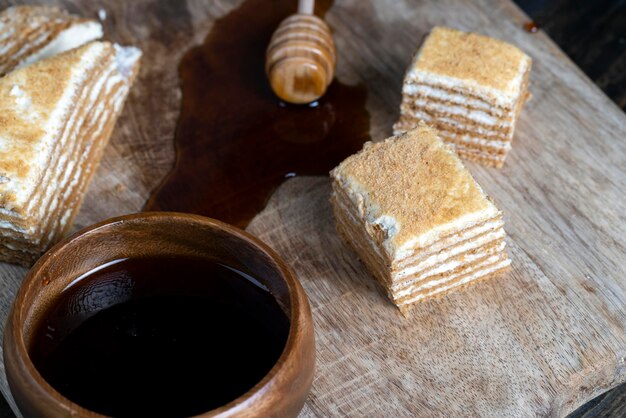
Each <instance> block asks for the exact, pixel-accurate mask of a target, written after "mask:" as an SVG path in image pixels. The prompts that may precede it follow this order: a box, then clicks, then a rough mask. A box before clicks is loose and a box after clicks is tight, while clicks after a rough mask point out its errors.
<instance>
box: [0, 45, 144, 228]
mask: <svg viewBox="0 0 626 418" xmlns="http://www.w3.org/2000/svg"><path fill="white" fill-rule="evenodd" d="M92 49H96V50H99V51H100V52H101V54H100V55H99V56H98V55H93V54H89V52H91V50H92ZM81 51H82V52H84V55H91V57H90V58H91V60H92V62H91V64H90V65H91V66H92V67H94V68H95V66H96V65H97V66H98V67H100V66H102V65H104V64H105V63H106V60H108V61H109V63H110V66H111V67H110V68H111V70H112V72H111V76H110V77H97V78H96V83H98V84H100V85H103V84H104V83H109V84H112V83H115V82H116V78H120V77H122V78H124V77H126V76H125V75H122V74H123V73H127V72H128V71H129V68H128V67H129V66H130V67H132V66H133V65H134V64H135V63H136V61H137V60H138V57H139V52H138V50H136V49H134V48H130V51H131V52H133V51H134V52H135V55H136V56H135V58H132V59H131V61H132V62H129V63H124V62H123V60H124V58H122V61H120V55H121V54H122V53H121V52H120V51H125V49H123V48H120V47H115V46H111V45H110V44H105V43H93V44H89V45H87V46H85V47H82V48H80V49H79V50H75V51H71V52H68V53H67V54H62V55H59V56H58V57H60V58H58V59H64V58H67V56H68V55H75V54H78V53H80V52H81ZM114 51H115V52H114ZM53 60H57V57H54V58H51V59H49V60H46V61H42V63H45V64H48V66H50V61H53ZM133 60H134V61H133ZM69 63H70V65H71V64H72V61H71V60H69ZM35 66H37V64H34V65H33V66H30V67H27V68H25V69H24V70H19V71H16V72H14V73H12V74H11V75H13V74H16V73H20V72H27V71H30V70H32V68H33V67H35ZM84 67H86V66H84V65H83V66H81V68H84ZM52 68H54V66H52ZM131 69H132V68H131ZM88 74H89V73H88V72H86V73H85V74H83V77H82V79H81V85H80V86H71V87H72V90H73V94H72V98H73V100H74V101H73V102H72V103H71V104H68V105H67V107H68V110H67V112H65V116H66V117H65V118H64V119H65V124H64V125H63V126H59V128H58V129H57V131H56V133H57V135H61V138H62V139H61V140H59V139H57V138H58V137H57V138H52V140H51V145H50V147H49V148H46V157H47V158H48V159H47V160H46V161H45V162H44V163H43V164H45V165H46V166H50V167H59V165H61V167H60V168H61V169H62V167H63V161H61V160H57V158H61V159H63V158H67V156H66V155H62V153H63V152H64V151H66V150H67V149H68V146H67V145H66V140H67V135H65V134H66V133H68V132H70V131H71V129H68V127H69V126H71V125H72V121H73V119H72V118H71V116H70V115H69V114H70V113H71V112H72V111H73V110H77V109H80V106H77V105H76V102H80V103H81V105H84V104H83V101H81V100H79V99H78V97H77V96H78V94H77V93H78V92H79V91H80V89H81V88H82V87H84V86H85V85H87V84H88V83H87V80H86V78H85V77H87V76H88ZM7 78H9V76H7V77H5V78H4V79H2V80H0V83H1V82H2V81H5V80H6V79H7ZM34 94H36V93H34ZM97 94H98V89H95V90H93V91H91V97H90V98H89V100H91V101H95V100H96V97H97ZM0 135H2V134H1V133H0ZM38 139H39V138H38ZM79 140H80V138H79ZM82 140H84V139H82ZM45 145H47V144H45ZM59 147H60V148H59ZM35 155H36V156H41V153H39V154H35ZM70 162H72V161H71V159H70ZM74 162H75V161H74ZM0 164H1V163H0ZM31 165H32V163H31ZM42 171H44V172H43V173H42V174H43V175H42V176H41V177H40V179H38V181H35V182H33V183H34V184H31V183H29V184H28V186H29V187H32V189H33V194H37V193H45V192H44V190H48V189H50V190H51V193H52V194H54V193H59V192H58V191H57V190H56V189H57V186H58V184H54V183H52V184H46V183H47V182H48V180H49V177H50V176H52V175H53V174H51V172H52V173H54V174H59V171H58V170H42ZM18 180H19V179H18ZM8 183H10V181H9V182H8ZM17 183H19V181H18V182H17ZM18 185H19V184H18ZM3 186H6V184H4V185H3ZM45 210H46V206H45V205H41V202H40V201H39V200H38V199H37V196H32V195H31V199H30V200H29V201H28V202H27V203H26V206H25V207H22V208H21V211H22V214H19V213H16V212H15V211H14V210H7V209H6V208H3V209H0V219H1V220H2V221H7V222H9V224H8V225H7V224H5V225H4V226H5V227H11V228H12V229H17V228H18V227H20V226H21V229H22V232H25V233H32V229H31V230H28V229H26V228H28V227H29V226H30V227H31V228H32V227H33V226H34V225H36V224H38V223H39V222H40V221H41V215H42V211H45Z"/></svg>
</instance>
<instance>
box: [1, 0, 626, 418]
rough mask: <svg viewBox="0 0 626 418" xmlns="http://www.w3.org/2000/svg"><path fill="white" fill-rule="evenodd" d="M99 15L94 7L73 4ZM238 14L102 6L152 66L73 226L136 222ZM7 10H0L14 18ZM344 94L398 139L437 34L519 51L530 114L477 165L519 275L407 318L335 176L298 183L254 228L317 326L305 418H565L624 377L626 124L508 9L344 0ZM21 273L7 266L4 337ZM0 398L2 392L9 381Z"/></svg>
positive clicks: (337, 13)
mask: <svg viewBox="0 0 626 418" xmlns="http://www.w3.org/2000/svg"><path fill="white" fill-rule="evenodd" d="M55 3H57V4H63V5H65V6H66V7H67V8H69V9H70V10H71V11H74V12H80V13H82V14H84V15H87V16H95V15H96V13H97V9H98V6H97V5H95V4H92V3H91V2H87V1H84V2H79V1H78V0H75V1H69V0H68V1H67V2H60V1H59V2H55ZM240 3H241V2H240V1H225V0H222V1H213V2H203V1H200V0H197V1H196V0H188V1H186V2H184V1H180V2H178V1H177V2H165V1H163V2H160V1H157V0H139V1H136V2H132V3H127V4H122V3H115V4H113V3H112V4H107V6H106V10H107V14H108V18H107V20H106V22H105V30H106V33H107V36H108V37H109V38H111V39H114V40H117V41H121V42H123V43H133V44H137V45H138V46H140V47H141V48H142V49H143V50H144V54H145V58H144V62H143V66H142V72H141V74H140V76H139V81H138V83H137V85H136V86H135V88H134V89H133V91H132V93H131V96H130V98H129V101H128V102H127V104H126V107H125V111H124V113H123V115H122V117H121V118H120V120H119V121H118V126H117V128H116V130H115V132H114V134H113V137H112V143H111V145H110V146H109V147H108V148H107V151H106V154H105V157H104V159H103V163H102V165H101V167H100V169H99V171H98V172H97V173H96V176H95V181H94V182H93V183H92V185H91V187H90V189H89V192H88V195H87V198H86V200H85V205H84V207H83V210H82V211H81V214H80V216H79V222H78V225H77V226H82V225H86V224H89V223H92V222H95V221H98V220H101V219H103V218H106V217H109V216H113V215H119V214H124V213H129V212H133V211H137V210H139V209H140V208H141V207H142V204H143V202H144V201H145V199H146V198H147V196H148V194H149V191H150V190H151V189H152V188H153V187H154V186H155V185H156V184H157V183H158V182H159V180H160V179H161V177H162V176H163V175H164V174H165V173H166V172H167V170H168V169H169V167H170V166H171V163H172V161H173V158H174V154H173V149H172V145H171V139H172V137H173V131H174V125H175V121H176V116H177V112H178V103H179V99H180V98H179V96H178V95H179V93H178V92H179V90H178V80H177V74H176V66H177V64H178V60H179V59H180V57H181V55H182V54H183V52H184V51H185V50H186V49H187V48H189V47H190V46H191V45H192V44H194V43H198V42H200V41H201V40H202V39H203V38H204V36H206V34H207V31H208V30H209V29H210V27H211V24H212V22H213V21H214V20H215V19H216V18H219V17H220V16H223V15H225V14H226V13H228V12H229V11H231V10H233V9H234V8H235V7H236V6H237V5H238V4H240ZM7 4H8V3H7V2H6V1H3V0H0V7H3V6H5V5H7ZM327 21H328V23H329V24H330V26H331V28H333V30H334V35H335V42H336V45H337V51H338V66H337V76H338V78H339V79H340V80H342V81H346V82H350V83H356V82H363V83H365V84H366V85H367V86H368V88H369V92H370V95H369V99H368V108H369V110H370V112H371V114H372V119H371V121H372V130H371V134H372V137H373V138H375V139H377V140H380V139H383V138H384V137H385V136H387V135H389V134H390V132H391V125H392V124H393V122H395V120H396V119H397V116H398V107H399V103H400V88H401V84H402V78H403V74H404V71H405V68H406V66H407V65H408V63H409V61H410V60H411V56H412V53H413V52H414V50H415V49H416V48H417V46H418V45H419V43H420V42H421V39H422V38H423V36H424V35H425V34H426V33H427V32H428V30H429V29H430V28H431V27H432V26H433V25H449V26H452V27H456V28H459V29H463V30H474V31H479V32H482V33H485V34H487V35H492V36H496V37H498V38H501V39H504V40H507V41H510V42H513V43H515V44H516V45H518V46H519V47H521V48H522V49H523V50H524V51H525V52H527V53H528V54H529V55H531V57H532V58H533V60H534V66H533V73H532V76H531V86H530V90H531V92H532V93H533V96H534V97H533V100H532V101H531V102H529V103H528V104H527V106H526V108H525V109H524V111H523V112H522V115H521V118H520V122H519V126H518V128H517V132H516V135H515V139H514V142H513V149H512V151H511V153H510V155H509V158H508V159H507V163H506V164H505V166H504V168H503V169H502V170H500V171H498V170H493V169H489V168H484V167H480V166H478V165H475V164H469V163H468V164H467V166H468V167H469V168H470V170H471V171H472V173H473V174H474V175H475V177H476V179H477V180H478V182H479V183H480V184H481V185H482V186H483V187H484V188H485V189H486V191H487V192H488V193H489V194H490V195H491V196H492V197H493V198H494V200H495V201H496V203H497V205H498V207H499V208H500V209H502V210H503V211H504V213H505V222H506V225H505V226H506V229H507V231H508V233H509V239H508V244H509V252H510V256H511V258H512V260H513V267H512V270H511V272H510V273H507V274H505V275H503V276H501V277H499V278H498V279H495V280H491V281H488V282H486V283H482V284H478V285H476V286H474V287H470V288H468V289H467V290H466V291H464V292H462V293H455V294H452V295H449V296H448V297H445V298H443V299H440V300H436V301H431V302H427V303H423V304H420V305H417V306H416V307H415V308H414V309H413V310H412V311H411V316H410V317H409V318H406V319H405V318H403V317H402V316H401V315H400V314H399V312H398V311H397V310H396V309H395V308H394V307H393V306H392V305H391V304H390V303H389V302H388V301H386V299H385V297H384V295H383V293H382V292H381V291H380V290H379V289H378V288H377V287H376V284H375V281H374V280H373V278H372V277H370V275H369V274H368V272H367V271H366V270H365V268H364V267H363V266H362V264H361V263H360V262H359V261H358V260H357V258H356V256H355V254H354V253H352V252H351V251H350V250H349V249H348V248H346V247H345V246H344V245H343V244H342V243H341V241H340V239H339V237H338V236H337V234H336V233H335V230H334V223H333V220H332V216H331V212H330V207H329V204H328V195H329V191H330V187H329V181H328V179H326V178H296V179H292V180H290V181H288V182H287V183H286V184H285V185H284V186H283V187H282V188H281V189H280V190H279V191H278V192H277V193H276V194H275V195H274V197H273V198H272V200H271V202H270V204H269V206H268V207H267V209H266V210H265V211H264V212H263V213H261V214H260V215H259V216H258V217H257V218H256V219H255V220H254V221H253V222H252V224H251V225H250V227H249V230H250V231H252V232H253V233H255V234H257V235H258V236H260V237H261V238H262V239H264V240H265V241H266V242H268V243H269V244H270V245H271V246H273V247H274V248H275V249H276V250H278V252H279V253H281V254H282V255H283V257H284V258H285V259H286V261H287V262H288V263H290V264H291V265H292V266H293V267H294V268H295V270H296V272H297V274H298V275H299V277H300V280H301V281H302V284H303V286H304V288H305V290H306V291H307V293H308V295H309V298H310V301H311V305H312V308H313V315H314V319H315V322H316V336H317V349H318V353H317V362H318V363H317V364H318V366H317V373H316V377H315V380H314V382H313V389H312V392H311V394H310V397H309V401H308V403H307V405H306V406H305V409H304V410H303V412H302V414H301V415H302V416H307V417H315V416H319V417H322V416H344V415H345V416H383V415H384V416H497V417H503V416H563V415H565V414H567V413H568V412H570V411H572V410H574V409H575V408H576V407H577V406H579V405H581V404H582V403H584V402H585V401H587V400H589V399H591V398H593V397H594V396H595V395H597V394H599V393H601V392H603V391H605V390H607V389H608V388H611V387H613V386H615V385H617V384H618V383H620V382H622V381H624V380H625V379H626V335H625V328H626V306H625V305H624V300H626V283H624V281H623V278H624V277H625V276H626V258H625V256H624V254H625V253H626V243H625V238H624V237H626V201H625V199H624V195H623V191H624V190H625V189H626V172H625V171H626V170H625V169H624V167H626V143H624V141H623V138H624V137H625V136H626V117H625V116H624V114H623V113H622V112H621V111H620V109H619V108H618V107H617V106H615V104H613V103H612V102H611V101H610V100H609V99H608V98H607V97H606V96H604V95H603V94H602V93H601V92H600V91H599V90H598V88H597V87H596V86H594V85H593V84H592V83H591V81H590V80H589V79H588V78H587V77H586V76H585V75H584V74H583V73H582V72H581V71H580V70H579V69H578V68H576V67H575V66H574V65H573V64H572V63H571V61H569V59H567V58H566V57H565V55H564V54H563V53H562V52H561V51H560V50H559V49H558V48H557V47H556V46H555V45H554V43H553V42H552V41H550V40H549V39H548V38H547V37H546V36H545V35H544V34H543V33H541V32H540V33H537V34H529V33H527V32H525V31H524V30H523V29H522V25H523V24H524V23H525V22H526V21H527V17H526V16H525V15H524V14H523V13H522V12H520V11H519V9H518V8H517V7H516V6H515V5H513V4H512V3H510V2H509V1H508V0H476V1H468V0H440V1H436V0H431V1H417V0H401V1H400V0H396V1H391V0H387V1H382V0H376V1H374V0H343V1H342V0H337V2H336V4H335V6H334V7H333V8H332V9H331V10H330V12H329V13H328V15H327ZM23 274H24V270H22V269H19V268H16V267H12V266H5V265H3V266H0V275H1V277H2V284H1V286H0V314H1V316H0V320H1V321H4V318H5V317H6V312H7V309H8V306H9V304H10V301H11V300H12V297H13V295H14V294H15V292H16V290H17V287H18V285H19V281H20V278H21V277H22V276H23ZM0 383H1V384H2V391H3V393H5V394H6V393H7V388H6V382H5V381H4V379H2V380H1V381H0Z"/></svg>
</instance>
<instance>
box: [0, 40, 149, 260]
mask: <svg viewBox="0 0 626 418" xmlns="http://www.w3.org/2000/svg"><path fill="white" fill-rule="evenodd" d="M140 56H141V52H140V51H139V50H138V49H137V48H134V47H121V46H119V45H113V44H111V43H109V42H91V43H89V44H86V45H84V46H82V47H80V48H76V49H72V50H70V51H67V52H64V53H61V54H58V55H55V56H53V57H51V58H47V59H42V60H41V61H38V62H36V63H34V64H30V65H28V66H25V67H22V68H19V69H16V70H14V71H12V72H11V73H9V74H8V75H6V76H4V77H2V78H0V260H1V261H8V262H12V263H19V264H23V265H27V266H28V265H30V264H32V263H33V262H34V261H35V260H36V259H37V258H38V257H39V256H40V255H41V254H42V253H43V252H44V251H45V250H46V249H47V248H48V247H49V246H50V245H51V244H53V243H54V242H55V241H57V240H59V239H60V238H61V237H62V236H63V235H64V234H65V233H66V232H67V230H68V229H69V227H70V226H71V223H72V220H73V218H74V216H75V215H76V213H77V211H78V208H79V207H80V204H81V202H82V198H83V195H84V192H85V190H86V188H87V185H88V183H89V180H90V179H91V176H92V175H93V173H94V171H95V168H96V167H97V165H98V163H99V161H100V157H101V156H102V152H103V150H104V147H105V145H106V144H107V142H108V139H109V136H110V135H111V132H112V130H113V127H114V125H115V122H116V120H117V117H118V115H119V114H120V112H121V110H122V106H123V104H124V101H125V99H126V96H127V95H128V92H129V90H130V87H131V85H132V84H133V82H134V79H135V77H136V74H137V71H138V67H139V59H140Z"/></svg>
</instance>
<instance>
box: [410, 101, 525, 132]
mask: <svg viewBox="0 0 626 418" xmlns="http://www.w3.org/2000/svg"><path fill="white" fill-rule="evenodd" d="M403 105H404V107H409V109H408V110H413V109H426V110H428V111H429V113H431V114H432V115H433V116H440V117H446V118H450V119H454V120H457V121H459V122H464V123H466V124H468V125H477V126H479V127H481V128H483V129H490V130H492V131H495V132H499V133H506V132H509V131H510V129H511V126H512V124H513V115H510V116H506V117H498V116H491V115H489V114H488V113H486V112H484V111H482V110H472V109H469V108H467V107H463V106H457V105H454V106H448V105H445V104H442V103H437V102H433V101H430V100H427V99H425V98H417V99H415V98H407V99H406V102H405V103H403ZM403 113H404V112H403Z"/></svg>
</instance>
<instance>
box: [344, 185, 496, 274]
mask: <svg viewBox="0 0 626 418" xmlns="http://www.w3.org/2000/svg"><path fill="white" fill-rule="evenodd" d="M332 201H333V205H334V206H336V208H337V212H338V213H340V214H341V216H342V217H344V216H345V217H346V219H347V220H348V223H349V224H350V225H353V226H354V228H355V229H356V230H357V231H363V232H364V231H365V228H364V224H363V221H362V220H360V219H359V217H358V210H357V208H356V207H355V206H354V204H353V202H352V201H351V200H350V199H349V198H348V196H347V194H346V193H345V192H344V191H343V190H342V189H341V188H340V187H339V186H338V185H337V184H336V183H334V184H333V195H332ZM503 226H504V221H503V220H502V215H501V213H499V212H498V214H497V215H496V216H495V217H493V218H490V219H487V220H485V221H484V222H482V223H480V224H477V225H474V226H471V227H469V228H466V229H464V230H462V231H459V232H456V233H453V234H450V235H447V236H442V237H441V238H440V239H439V240H438V241H436V242H434V243H433V244H431V245H430V246H428V247H424V248H417V249H415V250H414V251H412V252H410V253H407V254H406V255H405V257H403V258H396V259H394V260H390V261H388V262H387V268H388V269H389V270H390V274H393V275H394V276H395V275H396V274H398V272H399V271H402V270H404V269H406V268H407V267H410V266H412V265H414V264H415V263H416V262H420V261H424V260H426V259H427V258H429V257H431V256H433V255H436V254H438V253H440V252H441V251H443V250H445V249H447V248H451V247H452V246H454V245H458V244H466V243H467V242H468V241H470V240H472V239H475V238H479V237H480V236H482V235H484V234H486V233H489V232H492V231H495V230H497V229H499V228H502V227H503ZM359 239H362V240H364V241H367V242H368V245H369V248H371V250H372V251H374V252H375V253H376V255H377V257H379V258H380V259H381V260H383V261H385V260H384V257H383V249H382V247H380V246H378V245H377V242H376V241H375V240H372V239H371V237H370V236H368V235H367V234H365V233H364V234H360V235H359Z"/></svg>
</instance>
